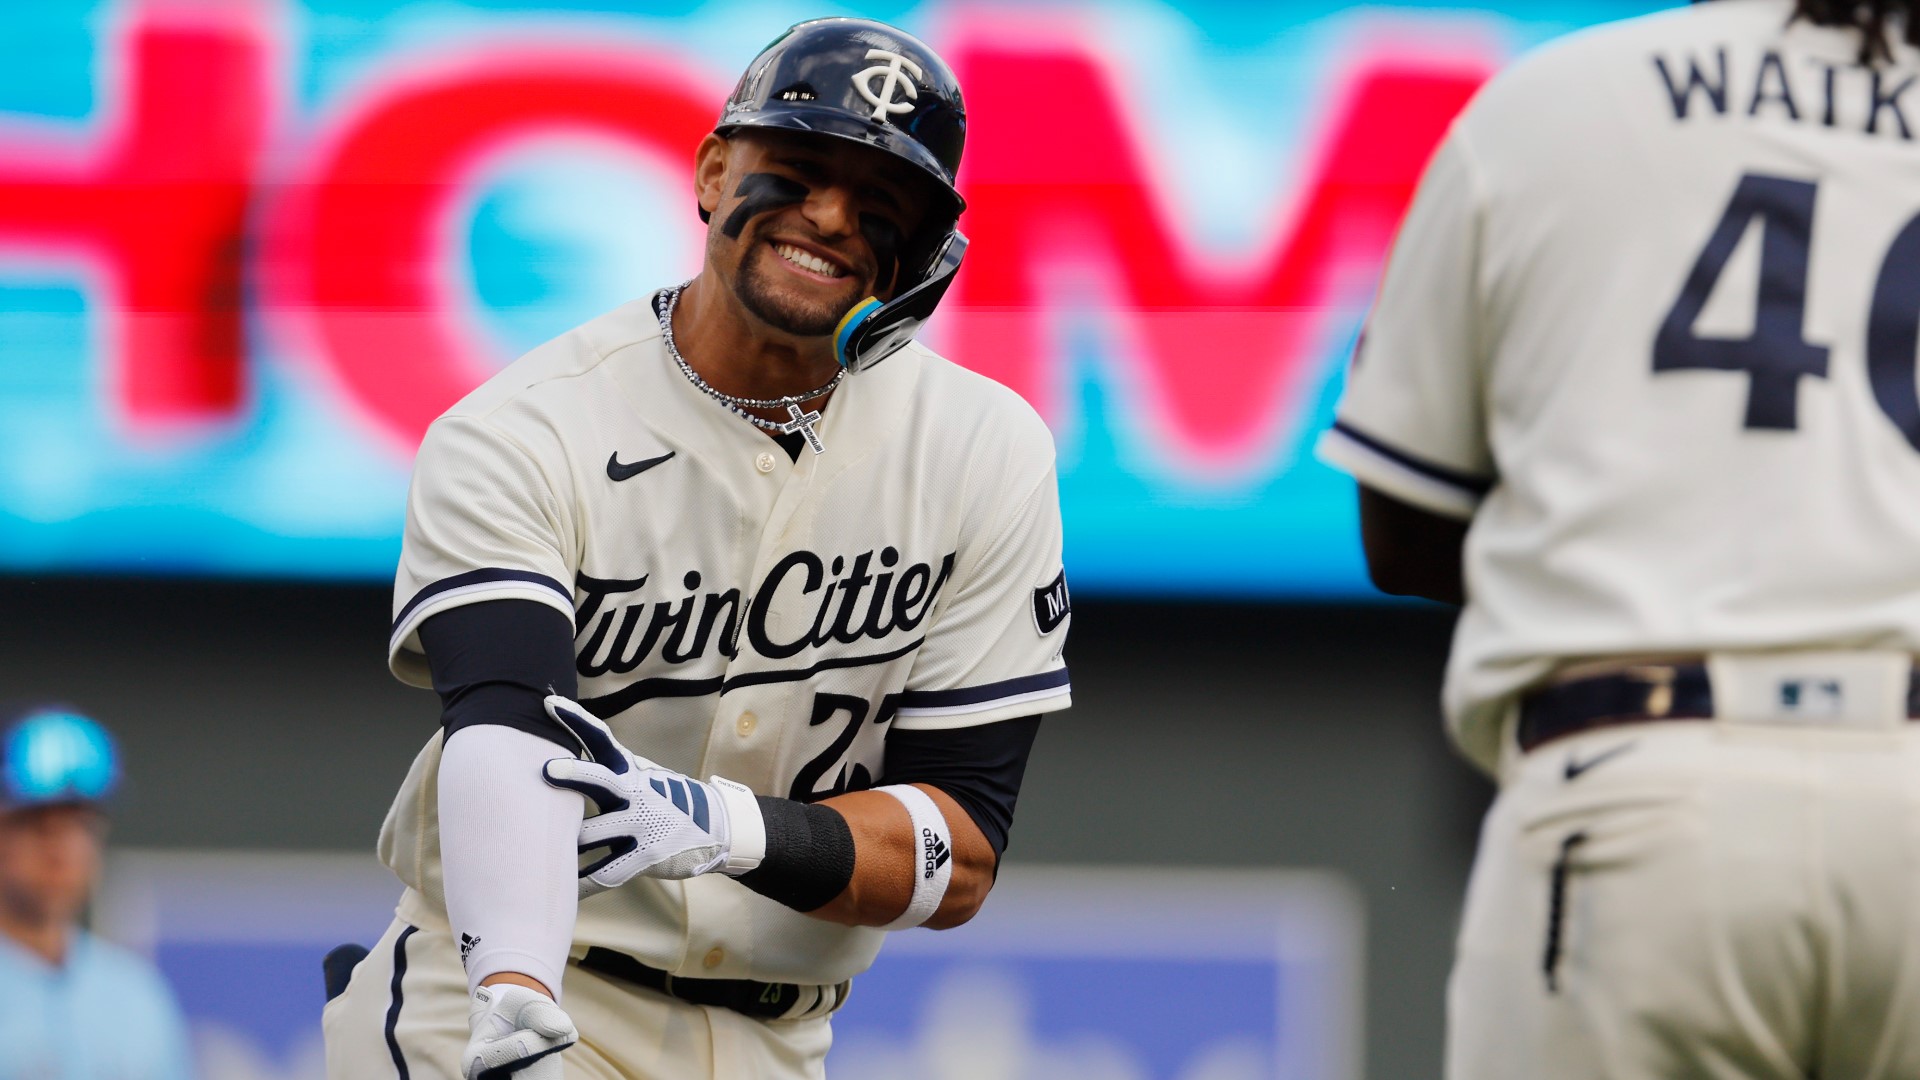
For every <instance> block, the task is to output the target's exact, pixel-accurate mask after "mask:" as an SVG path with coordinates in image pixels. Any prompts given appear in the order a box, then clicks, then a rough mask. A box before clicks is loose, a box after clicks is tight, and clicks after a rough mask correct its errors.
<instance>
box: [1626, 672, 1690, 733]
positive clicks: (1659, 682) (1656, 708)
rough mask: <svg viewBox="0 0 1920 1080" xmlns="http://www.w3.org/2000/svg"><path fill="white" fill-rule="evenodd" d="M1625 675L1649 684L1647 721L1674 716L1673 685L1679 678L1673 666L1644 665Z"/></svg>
mask: <svg viewBox="0 0 1920 1080" xmlns="http://www.w3.org/2000/svg"><path fill="white" fill-rule="evenodd" d="M1625 674H1626V675H1627V677H1628V678H1630V679H1634V680H1636V681H1638V682H1643V683H1646V684H1647V704H1646V716H1647V719H1649V720H1664V719H1666V718H1667V717H1668V716H1670V715H1672V713H1673V683H1674V680H1675V679H1676V678H1678V677H1679V672H1678V671H1677V670H1676V669H1675V668H1674V666H1673V665H1672V664H1644V665H1641V666H1638V667H1630V668H1628V669H1627V670H1626V672H1625Z"/></svg>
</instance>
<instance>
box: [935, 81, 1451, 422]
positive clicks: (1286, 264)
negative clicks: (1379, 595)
mask: <svg viewBox="0 0 1920 1080" xmlns="http://www.w3.org/2000/svg"><path fill="white" fill-rule="evenodd" d="M957 60H958V63H957V64H956V66H957V67H958V69H959V72H960V76H961V81H962V83H963V84H964V85H965V86H966V88H967V103H968V110H969V115H968V119H969V121H970V123H969V124H968V129H967V137H968V146H967V161H966V165H965V166H964V167H963V168H962V169H961V172H960V175H961V180H962V182H963V183H964V184H965V186H966V193H967V197H968V201H969V206H970V209H969V210H968V211H967V214H966V216H965V217H964V218H963V219H962V223H961V227H962V228H963V229H964V230H965V231H966V232H967V234H968V236H969V237H971V238H972V240H973V246H972V247H970V248H968V249H967V266H966V268H965V269H963V270H962V271H961V273H960V276H959V278H958V280H957V281H956V282H955V285H954V294H955V295H954V297H953V299H952V300H950V301H949V303H950V304H953V305H954V306H955V307H956V308H958V309H959V310H958V311H957V312H955V313H953V314H950V315H948V316H947V318H948V319H949V320H951V321H950V322H949V324H948V325H949V326H950V327H951V328H952V330H953V338H954V346H955V347H954V350H953V352H954V356H955V357H956V358H957V359H959V360H961V361H962V362H963V363H965V364H967V365H968V366H970V367H973V368H975V369H977V370H979V371H981V372H983V373H985V374H987V375H990V376H992V377H993V378H995V379H997V380H999V381H1000V382H1003V383H1005V384H1007V385H1008V386H1011V387H1012V388H1014V389H1015V390H1018V391H1019V392H1020V393H1021V394H1022V395H1023V396H1025V397H1026V398H1027V399H1028V400H1029V401H1031V402H1033V403H1034V405H1035V406H1036V407H1038V408H1039V409H1040V411H1041V413H1042V414H1044V415H1046V416H1048V417H1049V418H1057V417H1059V416H1060V410H1059V408H1058V407H1057V403H1056V402H1054V401H1052V400H1050V398H1051V396H1052V395H1051V394H1050V393H1049V391H1050V389H1052V388H1051V387H1050V386H1049V384H1048V378H1049V376H1050V375H1053V373H1054V369H1057V367H1058V365H1056V364H1051V363H1049V361H1050V359H1051V358H1052V357H1051V350H1050V346H1053V345H1054V344H1055V343H1053V342H1049V341H1047V340H1045V331H1046V323H1047V316H1048V315H1049V314H1050V312H1052V311H1057V310H1058V309H1059V307H1060V303H1059V298H1058V297H1049V296H1047V295H1046V294H1045V290H1044V287H1043V285H1042V271H1044V270H1046V269H1047V268H1048V267H1049V266H1050V265H1057V264H1058V263H1059V262H1061V261H1062V260H1063V256H1069V257H1077V258H1081V259H1086V260H1091V261H1093V262H1094V263H1095V264H1096V265H1098V266H1100V267H1102V268H1103V269H1105V270H1109V271H1110V273H1105V274H1103V276H1105V277H1108V278H1109V279H1110V280H1112V281H1113V282H1114V283H1115V287H1116V288H1117V290H1118V293H1119V295H1117V296H1114V297H1112V298H1111V299H1112V300H1114V301H1117V303H1116V304H1115V307H1117V308H1118V311H1117V312H1116V314H1118V315H1119V317H1120V321H1121V322H1122V323H1123V324H1129V325H1128V329H1129V330H1130V331H1131V333H1130V336H1129V341H1128V344H1129V345H1130V346H1131V347H1130V349H1129V350H1128V351H1129V352H1131V353H1132V354H1134V355H1135V356H1136V357H1137V359H1138V361H1139V369H1138V372H1137V375H1136V378H1137V380H1138V381H1139V383H1140V384H1141V385H1142V387H1143V388H1144V390H1145V391H1146V394H1145V397H1146V400H1147V402H1148V403H1149V405H1148V408H1149V409H1150V410H1151V411H1152V412H1153V413H1154V414H1155V417H1156V419H1157V420H1159V422H1160V426H1161V427H1162V428H1164V429H1165V431H1166V433H1167V434H1169V435H1171V436H1173V437H1174V439H1175V440H1176V442H1177V444H1178V445H1179V447H1180V448H1182V449H1184V450H1186V451H1187V452H1188V453H1189V454H1193V455H1195V456H1200V457H1206V458H1212V459H1216V460H1218V459H1220V458H1232V457H1239V456H1241V455H1242V454H1244V453H1245V452H1246V451H1247V450H1248V449H1249V448H1250V446H1251V445H1252V444H1253V443H1255V442H1257V441H1258V440H1259V438H1260V437H1261V435H1262V433H1263V431H1264V430H1265V427H1266V425H1268V424H1269V423H1271V421H1272V419H1273V417H1274V416H1276V415H1286V414H1291V413H1292V412H1293V410H1291V409H1287V408H1286V405H1287V404H1288V403H1289V402H1290V400H1291V399H1292V397H1293V395H1294V394H1295V393H1296V392H1297V391H1298V390H1299V389H1300V380H1299V378H1298V377H1299V376H1300V375H1302V374H1305V373H1306V372H1307V371H1308V370H1309V365H1311V364H1313V363H1315V362H1317V361H1318V360H1319V359H1320V357H1321V356H1322V355H1324V354H1323V353H1321V352H1318V351H1316V348H1315V347H1316V346H1317V345H1323V344H1324V343H1323V342H1319V341H1317V340H1316V337H1317V335H1319V334H1321V333H1323V332H1324V329H1325V325H1326V320H1325V317H1324V314H1325V311H1326V309H1327V308H1328V307H1330V306H1331V305H1332V304H1333V302H1334V301H1336V300H1337V299H1338V296H1337V289H1338V287H1339V286H1340V284H1341V283H1342V281H1343V280H1349V281H1350V280H1352V279H1353V278H1355V277H1356V276H1364V277H1365V279H1366V280H1367V281H1368V282H1369V283H1370V281H1371V278H1372V277H1373V276H1374V275H1375V274H1376V273H1377V271H1378V268H1379V266H1380V264H1381V262H1382V260H1383V259H1384V257H1385V254H1386V249H1387V246H1388V244H1389V243H1390V242H1391V239H1392V236H1393V231H1394V229H1395V228H1397V227H1398V225H1399V221H1400V217H1401V215H1402V214H1403V213H1405V211H1406V206H1407V203H1408V201H1409V200H1410V199H1411V197H1412V193H1413V189H1414V187H1415V185H1416V184H1417V183H1418V181H1419V178H1420V174H1421V172H1422V171H1423V170H1424V168H1425V166H1426V161H1427V158H1428V157H1429V156H1430V155H1431V154H1432V152H1433V149H1434V147H1435V146H1437V145H1438V144H1439V141H1440V138H1441V136H1442V135H1444V134H1445V132H1446V129H1447V125H1448V124H1449V123H1450V122H1451V121H1452V120H1453V117H1454V114H1455V113H1457V112H1458V111H1459V110H1460V109H1461V107H1462V106H1464V105H1465V104H1466V102H1467V100H1468V98H1470V97H1471V96H1472V94H1473V92H1474V90H1475V89H1476V88H1477V87H1478V86H1479V85H1480V83H1481V82H1483V81H1484V80H1485V77H1486V73H1485V72H1476V71H1458V72H1447V71H1441V72H1436V71H1433V70H1431V69H1421V68H1409V67H1407V66H1406V65H1404V64H1399V65H1395V64H1391V63H1387V62H1379V63H1375V64H1373V65H1370V66H1367V67H1363V68H1362V69H1361V70H1359V71H1358V72H1357V73H1355V74H1354V75H1353V76H1351V77H1349V78H1348V79H1347V80H1345V85H1344V86H1338V87H1335V88H1334V92H1333V93H1331V94H1329V95H1328V97H1329V99H1330V100H1332V101H1334V102H1336V103H1338V105H1337V107H1336V110H1335V112H1334V114H1333V115H1332V116H1331V117H1330V122H1329V123H1328V126H1327V128H1326V132H1327V133H1326V136H1325V138H1324V139H1323V141H1322V143H1321V147H1320V149H1319V151H1318V153H1317V155H1315V156H1317V158H1318V162H1317V165H1316V166H1311V167H1309V168H1307V169H1303V170H1301V172H1302V175H1303V176H1305V177H1306V181H1305V184H1304V186H1303V188H1302V191H1301V194H1300V196H1299V197H1298V198H1297V199H1295V200H1293V203H1294V206H1295V207H1296V210H1295V214H1294V218H1293V224H1292V227H1291V229H1290V231H1289V232H1287V233H1286V234H1285V235H1283V236H1281V237H1280V238H1278V243H1277V244H1275V245H1274V246H1273V247H1272V249H1271V253H1270V254H1269V256H1268V258H1267V259H1266V262H1265V268H1264V270H1262V271H1258V272H1255V273H1254V274H1252V275H1247V276H1239V277H1235V276H1230V275H1227V274H1223V273H1219V272H1210V271H1208V270H1206V269H1204V268H1199V267H1196V266H1195V262H1196V260H1195V259H1194V257H1193V256H1192V254H1191V253H1190V252H1188V251H1186V250H1184V249H1183V247H1182V245H1181V243H1180V241H1179V239H1178V237H1176V236H1175V235H1174V232H1173V230H1172V228H1171V227H1170V226H1169V224H1168V222H1167V219H1166V216H1165V215H1164V214H1162V213H1161V212H1160V210H1159V207H1158V206H1157V204H1156V202H1155V199H1154V197H1153V194H1152V192H1151V191H1150V190H1149V188H1148V182H1147V179H1146V176H1147V174H1146V170H1145V169H1144V168H1142V166H1141V163H1140V160H1139V157H1138V153H1137V151H1136V149H1135V146H1134V142H1133V139H1132V138H1131V137H1130V136H1129V133H1128V131H1127V129H1126V126H1125V124H1123V122H1122V117H1121V115H1120V113H1119V110H1118V109H1117V107H1116V102H1115V98H1114V94H1113V93H1112V91H1111V90H1110V89H1109V88H1108V86H1107V85H1106V83H1105V81H1104V80H1103V79H1102V77H1101V74H1100V72H1099V70H1098V69H1097V67H1096V66H1095V64H1094V62H1093V60H1092V59H1091V58H1089V57H1088V56H1086V55H1084V54H1082V53H1079V52H1073V51H1065V50H1060V51H1035V52H1016V51H1008V50H1006V49H1004V48H1002V47H999V46H989V47H975V48H971V49H966V50H963V51H962V52H961V53H959V54H958V56H957ZM1041 100H1043V101H1044V103H1045V107H1044V108H1041V107H1036V105H1035V102H1036V101H1041ZM1310 160H1311V158H1310ZM1363 287H1364V286H1363ZM1054 377H1057V375H1055V376H1054Z"/></svg>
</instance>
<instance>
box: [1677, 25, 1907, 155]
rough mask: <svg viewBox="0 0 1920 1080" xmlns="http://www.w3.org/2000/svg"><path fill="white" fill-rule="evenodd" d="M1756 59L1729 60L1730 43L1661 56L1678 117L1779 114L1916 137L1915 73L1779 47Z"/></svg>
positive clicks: (1796, 119) (1736, 57) (1870, 132)
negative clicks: (1789, 53)
mask: <svg viewBox="0 0 1920 1080" xmlns="http://www.w3.org/2000/svg"><path fill="white" fill-rule="evenodd" d="M1749 63H1751V61H1750V59H1749V58H1748V57H1747V56H1743V55H1740V54H1738V53H1736V54H1734V55H1733V57H1732V62H1731V63H1729V57H1728V51H1727V49H1726V47H1725V46H1722V47H1720V48H1718V49H1715V50H1714V51H1713V52H1712V53H1709V54H1707V55H1705V56H1702V55H1699V54H1690V55H1688V56H1685V57H1679V56H1671V57H1670V56H1660V55H1656V56H1654V58H1653V67H1654V70H1655V71H1656V72H1657V73H1658V74H1659V77H1660V79H1661V81H1662V83H1663V84H1664V88H1665V89H1666V92H1667V100H1668V101H1669V102H1671V103H1672V105H1673V118H1674V119H1675V120H1687V119H1690V118H1695V117H1723V116H1727V115H1729V114H1732V115H1734V116H1759V117H1765V116H1774V117H1780V118H1783V119H1786V120H1791V121H1793V122H1795V123H1805V124H1819V125H1820V126H1822V127H1830V128H1850V129H1853V130H1857V131H1860V132H1863V133H1865V134H1867V135H1889V136H1893V137H1895V138H1899V139H1902V140H1904V141H1907V142H1912V141H1913V128H1912V127H1911V126H1910V125H1909V124H1908V123H1907V114H1906V112H1905V110H1904V108H1903V107H1902V106H1903V102H1902V97H1903V96H1904V95H1905V94H1906V93H1907V91H1909V90H1912V89H1913V86H1914V82H1915V77H1914V76H1913V75H1911V74H1904V73H1900V72H1883V71H1881V70H1880V69H1879V68H1877V67H1862V66H1860V65H1859V64H1844V65H1843V64H1836V63H1834V62H1832V61H1829V60H1822V59H1819V58H1816V57H1794V58H1792V62H1789V59H1788V58H1787V57H1784V56H1782V55H1781V54H1780V53H1779V52H1777V51H1775V50H1772V49H1768V50H1766V51H1764V52H1762V53H1761V54H1760V59H1759V62H1758V63H1754V64H1752V66H1751V67H1749V66H1748V64H1749Z"/></svg>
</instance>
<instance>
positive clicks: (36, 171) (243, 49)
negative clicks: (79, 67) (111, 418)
mask: <svg viewBox="0 0 1920 1080" xmlns="http://www.w3.org/2000/svg"><path fill="white" fill-rule="evenodd" d="M209 18H210V16H209V15H207V14H201V15H198V16H194V17H192V18H190V19H188V20H186V21H178V22H174V21H168V20H167V19H165V18H162V17H159V16H155V15H152V14H148V15H145V16H142V17H140V18H139V20H138V21H137V23H136V25H134V26H133V28H132V29H131V32H130V35H129V41H128V42H127V44H126V45H125V46H124V47H125V48H126V49H127V55H126V57H125V59H124V60H121V61H118V62H116V63H114V64H112V65H110V66H111V67H114V68H118V69H121V70H123V71H124V72H125V77H124V88H122V89H120V90H119V92H118V94H117V96H116V97H113V98H112V99H111V100H109V101H107V102H106V103H105V104H104V105H103V106H102V108H101V112H102V114H103V115H104V117H105V119H104V121H103V122H102V123H101V125H100V128H101V132H100V135H99V136H98V137H97V139H95V140H94V142H93V144H92V145H90V146H86V147H84V148H82V149H80V150H78V151H74V150H71V149H69V148H67V147H66V146H65V145H64V144H60V143H54V142H51V141H50V140H44V139H33V138H28V137H25V136H22V135H13V134H6V133H0V249H9V250H14V251H24V252H25V253H26V254H27V256H28V257H29V258H31V257H33V256H35V255H38V254H46V255H51V256H56V257H76V256H77V257H78V258H79V259H80V260H82V261H84V262H86V263H88V264H92V265H95V266H97V267H99V268H100V269H101V270H102V271H103V277H104V278H105V281H106V283H107V285H108V288H109V289H110V290H111V295H109V296H107V297H104V298H102V300H103V303H102V305H101V307H102V310H101V313H100V315H101V324H102V326H103V327H105V330H106V335H105V336H106V339H107V342H108V344H107V347H106V348H105V349H104V350H102V352H103V354H104V355H105V356H106V357H108V358H109V362H110V363H111V364H112V365H113V370H112V373H111V378H110V381H111V383H112V386H113V390H114V393H115V396H116V397H117V399H118V400H119V402H120V405H121V408H122V409H123V410H124V412H125V415H126V417H127V418H128V419H129V420H131V421H133V422H134V423H136V424H151V423H155V422H166V421H174V420H195V419H204V418H209V417H220V416H225V415H228V414H230V413H231V412H232V411H233V409H234V408H235V407H236V406H237V405H238V403H239V400H240V391H241V371H242V364H241V360H242V348H243V344H242V334H241V324H242V320H241V309H240V275H241V248H242V244H241V233H242V229H243V227H244V223H245V218H246V207H247V191H248V185H249V183H250V182H251V179H252V171H253V167H254V159H255V156H256V154H257V153H258V152H259V149H260V145H261V141H262V132H263V130H264V127H265V121H266V113H267V111H268V107H267V100H268V98H267V92H266V90H267V84H266V78H265V71H264V70H263V66H264V60H265V57H264V56H263V53H264V49H263V48H262V46H261V41H262V36H261V34H260V32H259V31H258V29H257V28H255V27H254V26H252V25H250V24H244V23H232V22H230V21H229V22H225V23H215V22H210V21H209ZM228 18H230V17H228ZM109 93H112V91H111V90H110V91H109Z"/></svg>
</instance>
